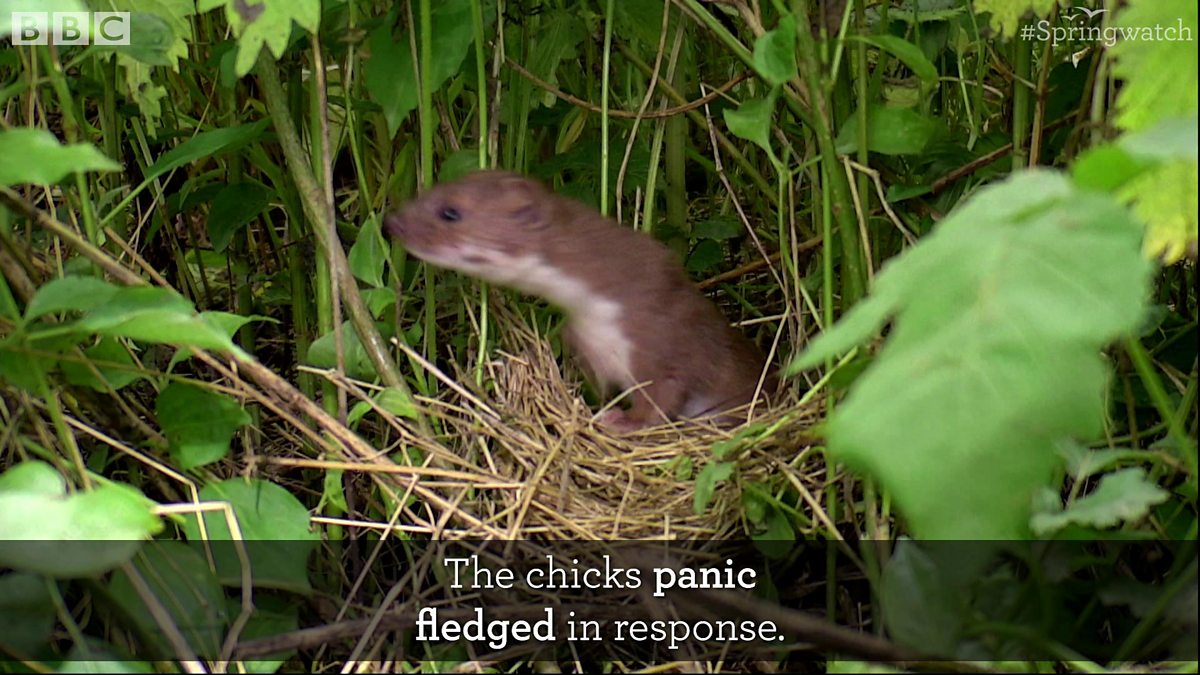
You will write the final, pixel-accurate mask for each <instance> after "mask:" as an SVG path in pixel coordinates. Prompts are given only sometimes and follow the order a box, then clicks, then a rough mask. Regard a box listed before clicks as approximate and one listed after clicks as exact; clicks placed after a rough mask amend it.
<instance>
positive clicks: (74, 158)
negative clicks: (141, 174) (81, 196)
mask: <svg viewBox="0 0 1200 675" xmlns="http://www.w3.org/2000/svg"><path fill="white" fill-rule="evenodd" d="M3 23H6V24H7V18H5V20H4V21H3ZM0 157H5V158H7V159H5V161H3V162H0V185H21V184H25V183H32V184H35V185H42V184H50V183H57V182H59V181H60V180H63V179H64V178H66V177H67V176H70V175H71V174H73V173H77V172H80V171H120V170H121V165H120V164H117V163H116V162H114V161H113V160H111V159H109V158H108V157H107V156H105V154H104V153H103V152H101V151H100V150H99V149H97V148H96V147H94V146H92V145H90V144H88V143H74V144H72V145H62V144H60V143H59V142H58V139H57V138H55V137H54V134H52V133H50V132H49V131H46V130H45V129H30V128H24V127H23V128H17V129H9V130H8V131H0ZM16 157H21V158H22V160H21V161H19V162H18V161H12V159H11V158H16Z"/></svg>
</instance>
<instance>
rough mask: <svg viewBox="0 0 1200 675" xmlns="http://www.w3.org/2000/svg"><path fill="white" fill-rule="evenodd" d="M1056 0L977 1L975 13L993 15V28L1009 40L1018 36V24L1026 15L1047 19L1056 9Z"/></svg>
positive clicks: (991, 22)
mask: <svg viewBox="0 0 1200 675" xmlns="http://www.w3.org/2000/svg"><path fill="white" fill-rule="evenodd" d="M1054 4H1055V0H975V13H977V14H983V13H985V12H987V13H989V14H991V21H990V22H989V23H990V24H991V26H992V28H994V29H996V31H997V32H998V33H1001V34H1003V35H1004V36H1005V37H1007V38H1009V39H1013V38H1014V37H1016V36H1017V24H1018V23H1020V21H1021V17H1023V16H1025V15H1026V14H1030V13H1032V14H1034V15H1035V16H1038V17H1041V18H1045V17H1047V16H1049V15H1050V10H1051V9H1053V8H1054Z"/></svg>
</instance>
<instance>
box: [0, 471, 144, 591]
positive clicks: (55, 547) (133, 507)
mask: <svg viewBox="0 0 1200 675" xmlns="http://www.w3.org/2000/svg"><path fill="white" fill-rule="evenodd" d="M153 506H154V503H153V502H151V501H150V500H148V499H146V498H145V497H144V496H143V495H142V493H141V492H138V491H137V489H135V488H133V487H131V486H129V485H125V484H122V483H107V482H106V483H101V484H99V485H97V486H95V487H94V489H92V490H89V491H87V492H80V493H75V494H70V495H68V494H67V491H66V484H65V483H64V482H63V480H62V477H61V476H59V475H58V472H57V471H55V470H54V469H53V468H52V467H51V466H50V465H49V464H45V463H42V462H35V461H27V462H22V463H20V464H18V465H16V466H15V467H13V468H11V469H9V470H8V471H6V472H5V473H4V474H0V566H7V567H12V568H13V569H16V570H21V571H27V572H35V573H38V574H45V575H48V576H54V577H81V576H90V575H94V574H100V573H102V572H106V571H108V570H110V569H112V568H113V567H116V566H117V565H120V564H121V563H123V562H126V561H128V560H129V559H130V558H132V557H133V555H134V554H135V553H136V552H137V550H138V549H139V548H140V547H141V545H142V540H144V539H146V538H148V537H150V536H151V535H154V534H157V533H158V532H159V531H160V530H162V522H161V521H159V519H158V516H156V515H154V513H153V511H152V510H151V508H152V507H153ZM81 540H82V541H81Z"/></svg>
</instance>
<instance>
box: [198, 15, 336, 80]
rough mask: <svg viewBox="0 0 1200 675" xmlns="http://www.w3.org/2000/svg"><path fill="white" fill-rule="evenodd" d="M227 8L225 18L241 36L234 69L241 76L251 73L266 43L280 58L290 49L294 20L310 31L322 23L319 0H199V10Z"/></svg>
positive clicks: (314, 30)
mask: <svg viewBox="0 0 1200 675" xmlns="http://www.w3.org/2000/svg"><path fill="white" fill-rule="evenodd" d="M217 7H224V8H225V19H226V20H227V21H229V25H230V26H232V27H233V32H234V34H235V35H236V36H237V38H238V50H237V60H236V61H235V64H234V70H235V71H236V72H237V76H238V77H242V76H244V75H245V74H246V73H248V72H250V69H251V68H253V67H254V64H255V62H256V61H257V60H258V54H259V52H261V51H262V49H263V47H264V46H265V47H266V48H267V49H269V50H270V51H271V55H272V56H274V57H275V58H276V60H278V59H279V58H280V57H282V56H283V50H284V49H286V48H287V45H288V39H289V37H290V36H291V34H292V23H293V22H295V23H296V25H298V26H300V27H301V28H303V29H304V30H306V31H308V32H309V33H310V34H314V33H316V32H317V26H318V25H319V24H320V22H321V2H320V0H288V2H260V3H250V2H246V0H199V2H197V3H196V11H197V12H199V13H203V12H207V11H209V10H211V9H215V8H217Z"/></svg>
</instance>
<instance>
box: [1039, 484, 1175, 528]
mask: <svg viewBox="0 0 1200 675" xmlns="http://www.w3.org/2000/svg"><path fill="white" fill-rule="evenodd" d="M1170 497H1171V494H1170V493H1169V492H1167V491H1166V490H1163V489H1162V488H1160V487H1158V486H1157V485H1155V484H1154V483H1151V482H1150V481H1149V480H1147V478H1146V472H1145V471H1144V470H1142V469H1138V468H1132V469H1122V470H1121V471H1117V472H1115V473H1110V474H1107V475H1105V476H1104V477H1103V478H1101V479H1100V485H1099V487H1097V488H1096V489H1095V491H1093V492H1092V493H1091V494H1089V495H1088V496H1086V497H1084V498H1082V499H1080V500H1078V501H1076V502H1075V503H1074V504H1072V505H1070V506H1069V507H1067V509H1066V510H1063V511H1058V512H1042V513H1037V514H1034V516H1033V521H1032V527H1033V531H1034V533H1035V534H1037V535H1038V536H1039V537H1047V536H1050V535H1052V534H1053V533H1054V532H1056V531H1058V530H1061V529H1063V528H1064V527H1067V526H1068V525H1081V526H1084V527H1095V528H1100V529H1107V528H1111V527H1115V526H1116V525H1117V524H1119V523H1121V522H1122V521H1126V522H1137V521H1139V520H1141V519H1143V518H1145V517H1146V515H1147V514H1149V513H1150V507H1152V506H1154V505H1155V504H1161V503H1163V502H1165V501H1167V499H1169V498H1170Z"/></svg>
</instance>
